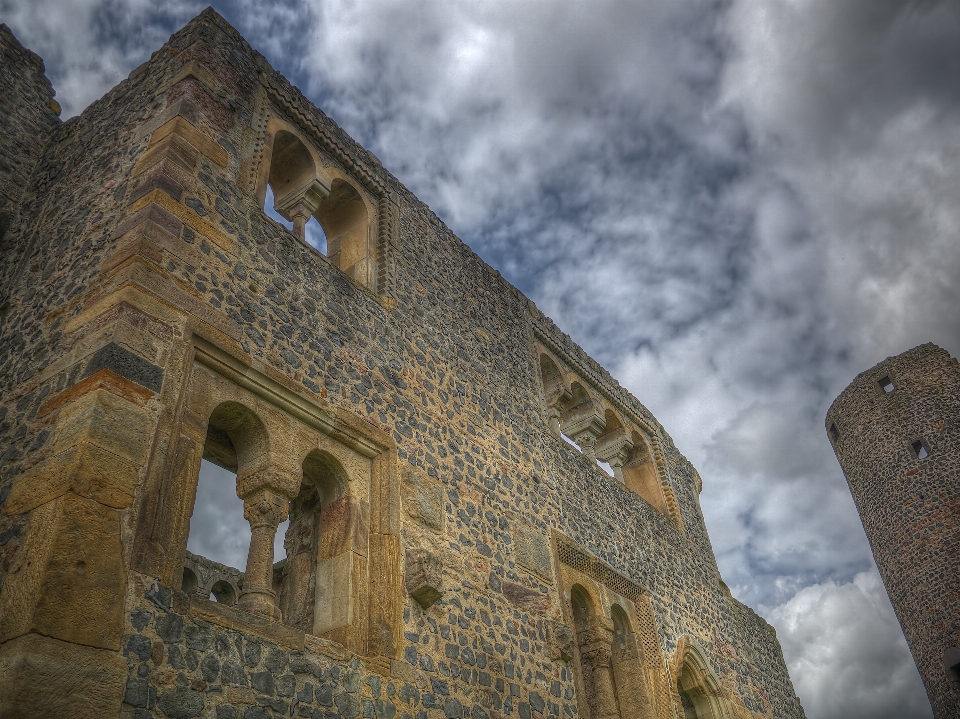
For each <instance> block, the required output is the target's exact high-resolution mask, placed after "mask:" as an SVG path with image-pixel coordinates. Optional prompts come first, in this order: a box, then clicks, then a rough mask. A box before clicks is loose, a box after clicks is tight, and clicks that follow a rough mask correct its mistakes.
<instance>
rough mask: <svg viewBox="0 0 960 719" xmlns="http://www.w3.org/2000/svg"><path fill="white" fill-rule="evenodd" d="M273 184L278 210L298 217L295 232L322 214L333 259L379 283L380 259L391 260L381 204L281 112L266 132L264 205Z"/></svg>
mask: <svg viewBox="0 0 960 719" xmlns="http://www.w3.org/2000/svg"><path fill="white" fill-rule="evenodd" d="M268 186H269V187H271V188H273V193H274V207H275V209H276V210H277V212H279V213H280V214H281V215H282V216H283V217H285V218H286V219H287V220H289V221H292V222H293V223H294V227H293V232H294V234H296V235H297V236H298V237H300V239H305V227H306V223H307V222H308V221H309V219H310V217H311V216H312V217H314V218H316V220H317V222H318V223H319V224H320V227H321V228H323V232H324V234H325V235H326V238H327V253H326V254H327V257H328V258H329V260H330V262H331V263H332V264H333V265H335V266H336V267H337V268H339V269H340V271H341V272H343V273H344V274H345V275H347V276H348V277H351V278H352V279H354V280H356V281H357V282H360V283H361V284H362V285H364V286H366V287H369V288H370V289H373V290H376V289H377V284H378V281H379V277H380V271H379V269H380V263H381V261H385V258H382V257H380V254H381V250H379V249H378V239H379V238H378V237H377V234H376V232H375V226H376V221H377V218H378V217H379V215H380V214H381V213H380V212H379V209H378V205H376V204H375V203H374V202H373V200H372V199H371V198H370V197H369V196H368V194H367V193H366V192H365V191H364V190H362V189H361V186H360V185H359V184H358V183H357V182H356V180H355V179H354V178H352V177H350V176H349V175H347V174H346V173H344V172H342V171H341V170H339V169H338V168H336V167H328V166H325V165H324V163H323V162H322V160H321V157H320V154H319V153H318V152H317V150H316V148H315V146H314V145H313V143H312V142H311V141H309V140H308V139H306V138H305V137H304V135H303V134H302V133H300V131H299V130H298V129H297V128H296V127H294V126H293V125H291V124H290V123H288V122H286V121H284V120H281V119H280V118H271V119H270V120H269V121H268V122H267V126H266V131H265V133H264V138H263V150H262V154H261V160H260V168H259V172H258V176H257V183H256V193H257V201H258V202H259V203H260V206H261V207H262V206H263V205H264V203H265V201H266V193H267V187H268ZM382 251H383V252H386V248H383V250H382Z"/></svg>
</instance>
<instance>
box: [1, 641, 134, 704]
mask: <svg viewBox="0 0 960 719" xmlns="http://www.w3.org/2000/svg"><path fill="white" fill-rule="evenodd" d="M126 680H127V665H126V662H125V661H124V660H123V659H122V658H121V657H120V656H118V655H117V654H116V653H114V652H111V651H106V650H103V649H93V648H91V647H84V646H80V645H78V644H72V643H70V642H63V641H59V640H56V639H51V638H50V637H42V636H40V635H37V634H27V635H24V636H22V637H19V638H17V639H13V640H10V641H8V642H4V643H3V644H0V716H4V717H7V716H9V717H17V719H48V717H58V716H70V717H77V718H78V719H102V717H113V716H117V715H118V714H119V712H120V703H121V702H122V700H123V695H124V691H125V686H126Z"/></svg>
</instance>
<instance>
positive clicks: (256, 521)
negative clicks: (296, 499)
mask: <svg viewBox="0 0 960 719" xmlns="http://www.w3.org/2000/svg"><path fill="white" fill-rule="evenodd" d="M288 508H289V502H288V500H287V499H286V498H285V497H282V496H280V495H278V494H276V493H274V492H272V491H270V490H269V489H262V490H260V491H257V492H255V493H253V494H251V495H249V496H247V497H244V499H243V517H244V519H246V520H247V521H248V522H250V550H249V552H248V553H247V569H246V572H245V573H244V576H243V591H242V592H241V593H240V601H239V606H240V608H241V609H243V610H244V611H247V612H250V613H251V614H259V615H261V616H264V617H268V618H271V619H275V620H277V621H279V620H280V619H281V614H280V608H279V607H278V606H277V594H276V592H274V591H273V589H272V587H273V539H274V537H275V536H276V534H277V525H278V524H280V522H282V521H283V520H285V519H286V518H287V512H288Z"/></svg>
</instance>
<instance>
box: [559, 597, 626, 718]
mask: <svg viewBox="0 0 960 719" xmlns="http://www.w3.org/2000/svg"><path fill="white" fill-rule="evenodd" d="M570 609H571V616H572V617H573V624H574V627H573V631H574V636H575V639H576V641H575V644H576V659H577V666H578V667H579V670H580V671H579V674H580V681H581V684H582V687H583V698H584V701H585V703H586V706H587V709H588V711H589V713H590V718H591V719H614V718H615V717H619V716H620V713H619V711H618V709H617V695H616V689H615V688H614V683H613V674H612V673H611V652H612V649H613V626H612V624H611V622H610V620H609V619H607V617H606V616H605V615H604V614H603V605H602V604H601V603H600V602H599V600H598V599H597V598H596V597H595V596H594V595H593V593H592V592H590V591H589V590H588V589H587V588H586V587H584V585H582V584H574V585H573V586H572V587H571V588H570Z"/></svg>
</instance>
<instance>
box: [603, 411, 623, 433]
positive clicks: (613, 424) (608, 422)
mask: <svg viewBox="0 0 960 719" xmlns="http://www.w3.org/2000/svg"><path fill="white" fill-rule="evenodd" d="M603 421H604V427H603V433H604V434H608V433H610V432H613V431H616V430H618V429H623V420H622V419H620V415H618V414H617V413H616V412H614V411H613V410H612V409H610V407H605V408H604V410H603Z"/></svg>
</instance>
